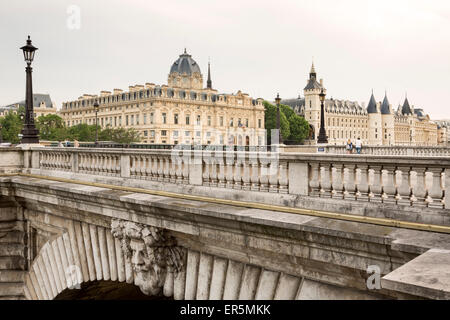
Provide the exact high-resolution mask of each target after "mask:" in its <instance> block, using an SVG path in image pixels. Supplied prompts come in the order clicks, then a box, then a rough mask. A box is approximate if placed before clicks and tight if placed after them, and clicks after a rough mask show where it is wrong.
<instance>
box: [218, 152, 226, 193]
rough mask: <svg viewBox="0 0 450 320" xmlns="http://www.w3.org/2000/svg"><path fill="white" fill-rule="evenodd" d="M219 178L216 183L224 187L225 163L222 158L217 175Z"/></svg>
mask: <svg viewBox="0 0 450 320" xmlns="http://www.w3.org/2000/svg"><path fill="white" fill-rule="evenodd" d="M217 178H218V179H219V183H218V184H217V186H218V187H220V188H225V185H226V182H225V164H224V163H223V158H222V159H220V163H219V174H218V176H217Z"/></svg>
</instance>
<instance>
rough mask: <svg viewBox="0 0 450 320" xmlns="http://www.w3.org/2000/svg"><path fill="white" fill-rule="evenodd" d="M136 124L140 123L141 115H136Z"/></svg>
mask: <svg viewBox="0 0 450 320" xmlns="http://www.w3.org/2000/svg"><path fill="white" fill-rule="evenodd" d="M136 125H139V115H138V114H137V115H136Z"/></svg>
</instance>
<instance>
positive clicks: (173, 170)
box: [167, 157, 177, 183]
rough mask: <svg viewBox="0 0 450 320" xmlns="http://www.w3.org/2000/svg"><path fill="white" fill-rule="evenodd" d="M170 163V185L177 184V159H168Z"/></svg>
mask: <svg viewBox="0 0 450 320" xmlns="http://www.w3.org/2000/svg"><path fill="white" fill-rule="evenodd" d="M167 161H169V181H170V183H176V182H177V159H172V158H171V157H169V158H167Z"/></svg>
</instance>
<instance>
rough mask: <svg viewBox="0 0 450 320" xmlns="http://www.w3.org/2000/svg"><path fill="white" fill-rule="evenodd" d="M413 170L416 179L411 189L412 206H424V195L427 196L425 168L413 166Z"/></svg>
mask: <svg viewBox="0 0 450 320" xmlns="http://www.w3.org/2000/svg"><path fill="white" fill-rule="evenodd" d="M412 169H413V171H415V172H416V174H417V180H416V184H415V186H414V187H413V188H412V189H413V192H412V193H413V196H412V201H413V206H415V207H423V206H426V205H427V203H426V202H425V199H426V196H427V189H426V177H425V170H426V169H425V168H423V167H422V168H417V167H413V168H412Z"/></svg>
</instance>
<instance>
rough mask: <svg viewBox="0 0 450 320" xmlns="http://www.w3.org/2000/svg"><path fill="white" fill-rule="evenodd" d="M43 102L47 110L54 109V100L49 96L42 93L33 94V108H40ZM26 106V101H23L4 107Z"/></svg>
mask: <svg viewBox="0 0 450 320" xmlns="http://www.w3.org/2000/svg"><path fill="white" fill-rule="evenodd" d="M41 102H45V107H46V108H53V103H52V99H51V98H50V95H49V94H41V93H34V94H33V108H39V106H40V104H41ZM17 104H18V105H20V106H25V100H22V101H20V102H16V103H12V104H10V105H7V106H4V107H3V108H6V107H15V105H17Z"/></svg>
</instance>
